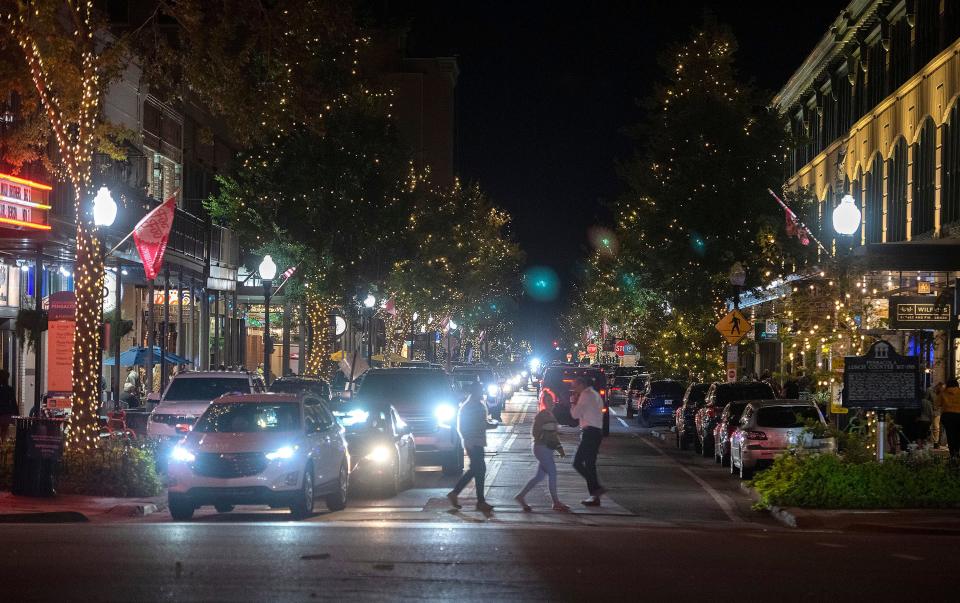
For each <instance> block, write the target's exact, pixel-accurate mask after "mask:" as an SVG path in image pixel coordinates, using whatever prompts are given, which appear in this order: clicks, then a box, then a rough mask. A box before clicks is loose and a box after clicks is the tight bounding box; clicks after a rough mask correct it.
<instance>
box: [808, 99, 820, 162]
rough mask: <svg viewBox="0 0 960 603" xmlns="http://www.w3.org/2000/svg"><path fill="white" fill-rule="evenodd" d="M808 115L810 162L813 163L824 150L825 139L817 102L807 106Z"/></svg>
mask: <svg viewBox="0 0 960 603" xmlns="http://www.w3.org/2000/svg"><path fill="white" fill-rule="evenodd" d="M807 115H808V116H809V118H808V119H809V122H808V123H809V124H810V152H809V153H807V154H808V155H809V158H810V160H811V161H812V160H813V158H814V157H816V156H817V154H819V153H820V151H822V150H823V139H822V138H821V128H820V113H819V112H818V111H817V105H816V100H814V101H813V102H811V103H810V104H809V105H807Z"/></svg>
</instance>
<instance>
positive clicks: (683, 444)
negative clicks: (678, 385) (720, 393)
mask: <svg viewBox="0 0 960 603" xmlns="http://www.w3.org/2000/svg"><path fill="white" fill-rule="evenodd" d="M709 389H710V384H709V383H691V384H690V385H689V386H687V391H686V392H684V393H683V403H682V404H681V405H680V407H679V408H678V409H677V410H676V413H675V415H674V423H675V424H676V427H677V448H679V449H680V450H686V449H687V448H689V447H690V443H691V442H694V441H695V440H696V439H697V428H696V425H695V423H694V421H695V418H696V414H697V410H699V409H700V408H701V407H702V406H703V405H704V403H705V402H706V400H707V391H709Z"/></svg>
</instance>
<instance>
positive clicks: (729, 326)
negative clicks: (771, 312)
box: [717, 310, 753, 345]
mask: <svg viewBox="0 0 960 603" xmlns="http://www.w3.org/2000/svg"><path fill="white" fill-rule="evenodd" d="M752 329H753V325H752V324H750V321H749V320H747V317H746V316H744V315H743V313H741V312H740V310H733V311H731V312H727V315H726V316H724V317H723V318H721V319H720V322H718V323H717V330H718V331H720V334H721V335H723V338H724V339H726V340H727V343H729V344H730V345H735V344H737V343H738V342H739V341H740V340H741V339H743V338H744V337H746V335H747V333H749V332H750V331H751V330H752Z"/></svg>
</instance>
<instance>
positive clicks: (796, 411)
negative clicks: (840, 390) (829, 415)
mask: <svg viewBox="0 0 960 603" xmlns="http://www.w3.org/2000/svg"><path fill="white" fill-rule="evenodd" d="M810 421H815V422H818V423H820V424H821V425H822V426H824V427H825V426H826V424H827V422H826V421H825V420H824V418H823V415H822V414H821V413H820V409H819V408H817V405H816V404H814V403H813V402H812V401H804V400H753V401H750V402H748V403H747V405H746V407H744V409H743V415H741V417H740V427H739V428H738V429H737V430H736V431H735V432H734V433H733V437H731V438H730V473H736V472H737V471H738V470H739V472H740V477H741V478H742V479H746V478H748V477H750V476H751V475H752V474H753V471H754V469H756V468H757V467H760V466H766V465H770V464H771V463H773V459H774V458H776V457H777V455H779V454H781V453H783V452H784V451H786V450H788V449H790V448H805V449H807V450H811V451H817V452H836V451H837V442H836V440H835V439H834V438H832V437H822V438H819V437H814V435H813V434H812V433H810V432H809V431H808V430H806V429H805V427H806V424H807V423H808V422H810Z"/></svg>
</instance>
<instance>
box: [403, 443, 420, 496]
mask: <svg viewBox="0 0 960 603" xmlns="http://www.w3.org/2000/svg"><path fill="white" fill-rule="evenodd" d="M414 456H415V453H413V452H411V453H410V463H408V466H407V479H405V480H403V486H404V488H413V487H414V486H415V485H416V484H417V461H415V460H414Z"/></svg>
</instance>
